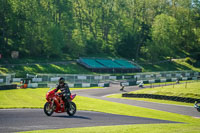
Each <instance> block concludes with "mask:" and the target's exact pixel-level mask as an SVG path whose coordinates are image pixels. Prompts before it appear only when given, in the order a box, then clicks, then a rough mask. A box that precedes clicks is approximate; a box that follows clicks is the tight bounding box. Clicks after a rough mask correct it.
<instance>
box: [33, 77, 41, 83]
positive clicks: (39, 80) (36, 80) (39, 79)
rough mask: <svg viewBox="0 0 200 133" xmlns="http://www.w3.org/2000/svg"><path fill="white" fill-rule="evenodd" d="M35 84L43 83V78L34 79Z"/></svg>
mask: <svg viewBox="0 0 200 133" xmlns="http://www.w3.org/2000/svg"><path fill="white" fill-rule="evenodd" d="M32 81H33V82H42V78H32Z"/></svg>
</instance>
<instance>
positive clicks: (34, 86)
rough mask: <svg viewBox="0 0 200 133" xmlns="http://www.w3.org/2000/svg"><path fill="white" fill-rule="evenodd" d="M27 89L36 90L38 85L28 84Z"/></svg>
mask: <svg viewBox="0 0 200 133" xmlns="http://www.w3.org/2000/svg"><path fill="white" fill-rule="evenodd" d="M28 87H29V88H37V87H38V83H30V84H28Z"/></svg>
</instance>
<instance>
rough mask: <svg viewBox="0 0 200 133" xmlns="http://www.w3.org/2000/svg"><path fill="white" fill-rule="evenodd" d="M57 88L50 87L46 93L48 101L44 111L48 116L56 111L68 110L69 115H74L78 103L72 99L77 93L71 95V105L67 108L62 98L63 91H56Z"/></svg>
mask: <svg viewBox="0 0 200 133" xmlns="http://www.w3.org/2000/svg"><path fill="white" fill-rule="evenodd" d="M55 90H56V89H54V90H51V88H50V89H49V91H48V92H47V94H46V100H47V102H46V103H45V105H44V113H45V114H46V115H47V116H51V115H52V114H53V113H54V112H56V113H63V112H67V114H68V115H69V116H73V115H74V114H75V113H76V104H75V103H74V102H72V100H73V99H74V98H75V97H76V94H74V95H71V96H70V100H69V107H68V108H67V107H65V104H64V101H63V100H62V93H61V92H55Z"/></svg>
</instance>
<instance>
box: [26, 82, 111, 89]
mask: <svg viewBox="0 0 200 133" xmlns="http://www.w3.org/2000/svg"><path fill="white" fill-rule="evenodd" d="M68 85H69V87H70V88H83V87H109V86H110V83H98V84H90V83H77V84H68ZM28 87H29V88H47V87H54V88H55V87H56V84H52V83H50V84H42V83H30V84H28Z"/></svg>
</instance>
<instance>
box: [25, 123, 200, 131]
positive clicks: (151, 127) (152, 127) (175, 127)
mask: <svg viewBox="0 0 200 133" xmlns="http://www.w3.org/2000/svg"><path fill="white" fill-rule="evenodd" d="M199 130H200V127H199V125H198V124H140V125H137V124H136V125H123V126H100V127H83V128H68V129H57V130H40V131H28V132H25V133H70V132H71V133H199Z"/></svg>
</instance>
